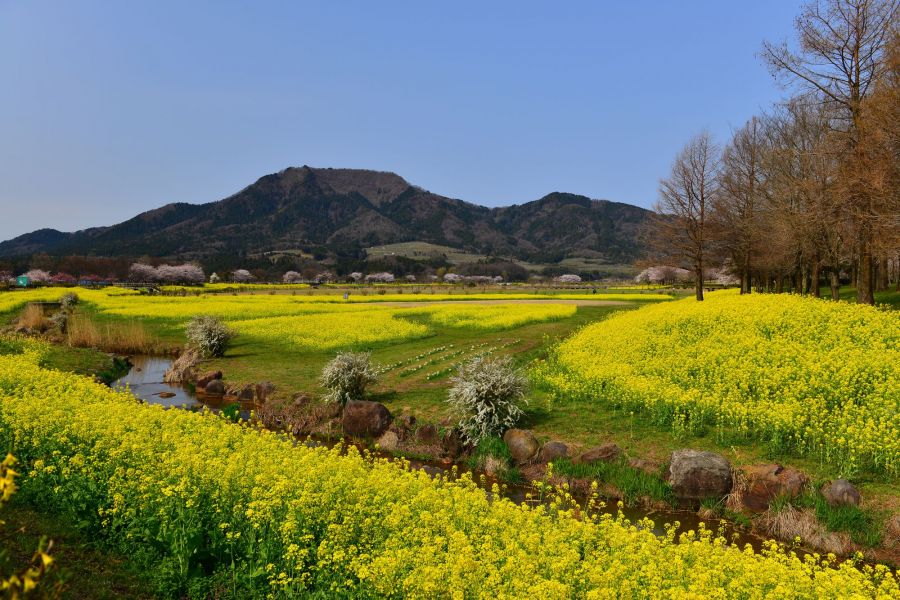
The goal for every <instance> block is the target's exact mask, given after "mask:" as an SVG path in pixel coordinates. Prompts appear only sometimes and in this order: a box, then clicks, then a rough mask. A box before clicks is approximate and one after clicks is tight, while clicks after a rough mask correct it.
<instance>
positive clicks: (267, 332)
mask: <svg viewBox="0 0 900 600" xmlns="http://www.w3.org/2000/svg"><path fill="white" fill-rule="evenodd" d="M340 308H343V307H340ZM228 325H229V326H230V327H231V328H232V329H234V330H235V331H236V332H237V333H238V334H241V335H249V336H251V337H254V338H256V339H259V340H264V341H266V342H272V343H275V344H281V345H286V346H287V347H289V348H291V349H297V350H334V349H338V348H350V347H356V346H360V345H368V344H373V343H382V342H399V341H404V340H412V339H416V338H421V337H425V336H427V335H430V334H431V331H430V330H429V329H428V327H426V326H425V325H422V324H421V323H413V322H410V321H407V320H405V319H401V318H398V317H397V316H395V314H394V311H391V310H384V309H381V310H379V309H375V310H365V311H353V312H347V311H343V310H342V311H338V312H324V313H313V314H305V315H301V316H287V317H271V318H261V319H248V320H236V321H228Z"/></svg>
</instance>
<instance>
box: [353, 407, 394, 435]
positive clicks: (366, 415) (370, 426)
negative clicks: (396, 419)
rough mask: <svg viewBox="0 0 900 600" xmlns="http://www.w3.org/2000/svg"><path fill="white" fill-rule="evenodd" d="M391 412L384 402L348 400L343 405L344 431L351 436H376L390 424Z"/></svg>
mask: <svg viewBox="0 0 900 600" xmlns="http://www.w3.org/2000/svg"><path fill="white" fill-rule="evenodd" d="M391 420H392V417H391V413H390V411H389V410H388V409H387V407H385V405H384V404H381V403H379V402H371V401H369V400H350V401H349V402H347V404H346V405H345V406H344V416H343V419H342V425H343V427H344V433H345V434H347V435H350V436H353V437H372V438H377V437H379V436H380V435H381V434H382V433H384V432H385V431H387V428H388V427H390V426H391Z"/></svg>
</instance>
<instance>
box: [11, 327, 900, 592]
mask: <svg viewBox="0 0 900 600" xmlns="http://www.w3.org/2000/svg"><path fill="white" fill-rule="evenodd" d="M24 346H25V348H24V351H22V352H20V353H16V354H6V355H0V442H2V449H4V450H6V449H9V450H12V451H13V452H14V453H15V455H16V456H17V458H18V459H19V461H20V462H19V465H20V472H21V473H22V477H21V479H20V481H19V483H20V485H21V493H22V495H23V496H25V498H26V499H28V500H30V501H33V502H37V503H39V504H40V505H41V506H42V507H44V509H46V510H49V511H53V512H55V513H57V514H59V515H61V516H62V517H63V518H68V519H69V520H70V521H71V522H72V523H73V524H77V526H79V527H81V528H83V529H84V530H85V531H86V532H87V533H88V534H90V535H91V536H92V537H93V538H94V539H97V540H102V541H103V542H104V543H106V544H109V545H111V546H113V547H115V548H117V549H119V550H120V551H123V552H125V553H127V554H128V555H130V556H133V557H135V560H139V561H141V563H142V564H143V566H144V568H145V569H146V572H147V573H148V575H149V576H151V577H153V580H154V581H155V582H156V585H157V588H158V590H157V591H159V592H160V593H163V594H166V595H177V596H182V595H185V590H187V589H188V588H189V587H190V584H189V582H190V581H191V580H192V578H193V579H196V578H198V577H203V576H204V574H206V575H205V576H207V577H210V578H211V579H212V584H213V585H215V588H216V589H218V590H219V592H218V593H219V594H225V595H228V596H229V597H242V598H250V597H259V598H263V597H265V598H286V597H302V596H303V595H304V594H307V593H310V592H313V591H317V592H319V593H320V595H322V596H332V597H333V596H342V597H354V598H363V597H394V598H400V597H406V598H436V597H446V598H476V597H477V598H497V599H501V598H760V597H768V598H810V599H814V598H815V599H818V598H826V597H854V598H884V599H887V598H896V597H897V596H898V594H900V584H898V580H897V578H896V576H895V575H893V574H891V573H890V571H889V570H888V569H886V568H884V567H869V566H863V567H861V568H859V569H857V568H855V567H854V566H852V565H851V564H850V563H843V564H840V565H838V564H836V563H835V562H834V561H833V560H830V561H829V560H828V559H826V562H824V563H823V562H820V561H819V560H818V559H816V558H815V557H804V558H800V557H798V556H795V555H794V554H793V553H785V552H784V551H780V550H777V549H775V548H774V547H772V548H770V549H768V550H767V551H765V552H762V553H754V552H753V551H752V550H751V549H749V548H744V549H742V548H737V547H733V546H731V545H729V544H728V543H727V542H726V540H724V539H722V538H719V537H716V536H715V535H714V534H712V533H710V532H708V531H704V530H701V531H698V532H695V533H694V534H686V535H684V536H682V537H681V539H675V538H676V536H675V534H674V532H670V534H669V535H668V536H664V537H661V538H660V537H657V536H655V535H654V534H653V533H652V532H651V531H650V530H649V529H648V527H647V524H644V523H637V524H631V523H628V522H627V521H625V520H623V519H615V518H612V517H609V516H602V517H601V516H596V517H593V518H588V519H578V518H576V513H575V512H574V511H573V510H572V509H571V508H570V506H571V505H570V500H569V498H567V496H566V495H565V494H559V495H557V497H556V499H555V500H554V501H553V502H552V503H551V504H550V505H549V506H545V507H541V508H529V507H526V506H517V505H515V504H513V503H511V502H510V501H507V500H504V499H499V498H497V499H494V500H493V501H492V500H490V499H489V498H488V497H487V496H486V494H485V493H484V491H482V490H480V489H478V488H477V487H476V486H475V485H474V484H473V483H472V482H471V480H470V479H468V478H467V477H466V476H463V477H460V478H459V479H458V480H456V481H452V482H451V481H447V480H444V479H441V478H438V479H436V480H433V479H432V478H431V477H430V476H429V475H428V474H426V473H424V472H421V471H410V470H408V469H406V468H404V466H403V465H402V464H400V463H391V462H388V461H386V460H374V459H370V458H367V457H364V456H360V455H359V453H357V452H356V451H353V450H351V451H349V452H347V453H346V454H342V453H341V451H340V450H339V449H335V450H327V449H322V448H308V447H304V446H303V445H299V446H298V445H295V444H294V443H292V441H291V440H288V439H284V438H282V437H280V436H279V435H276V434H275V433H272V432H266V431H260V430H256V429H254V428H252V427H250V426H247V425H243V426H238V425H234V424H231V423H229V422H228V421H226V420H225V419H222V418H219V417H216V416H213V415H209V414H197V413H192V412H188V411H182V410H164V409H163V408H162V407H159V406H150V405H146V404H142V403H139V402H138V401H136V400H135V399H134V398H133V397H131V396H130V395H128V394H127V393H124V392H118V391H114V390H112V389H110V388H108V387H105V386H102V385H99V384H97V383H94V382H93V381H91V380H90V379H88V378H86V377H80V376H76V375H72V374H67V373H62V372H57V371H50V370H46V369H43V368H40V367H39V366H38V364H37V363H38V360H39V358H40V355H41V352H42V347H41V345H40V344H34V343H30V342H29V343H25V344H24ZM192 589H196V588H192Z"/></svg>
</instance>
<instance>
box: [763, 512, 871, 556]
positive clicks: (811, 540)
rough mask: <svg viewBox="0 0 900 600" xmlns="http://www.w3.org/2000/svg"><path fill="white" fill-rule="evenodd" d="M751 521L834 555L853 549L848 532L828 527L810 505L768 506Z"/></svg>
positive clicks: (770, 532) (779, 535)
mask: <svg viewBox="0 0 900 600" xmlns="http://www.w3.org/2000/svg"><path fill="white" fill-rule="evenodd" d="M754 525H755V526H756V528H758V529H759V530H760V531H762V532H763V533H765V534H767V535H770V536H772V537H774V538H777V539H779V540H783V541H786V542H791V541H794V540H796V539H797V538H800V540H801V541H803V542H804V543H806V544H809V545H810V546H812V547H814V548H817V549H819V550H821V551H823V552H832V553H834V554H836V555H838V556H845V555H847V554H848V553H850V552H851V551H852V550H853V543H852V541H851V540H850V536H849V535H848V534H846V533H842V532H841V533H838V532H834V531H828V529H827V528H826V527H825V526H824V525H823V524H822V523H821V522H820V521H819V520H818V519H817V518H816V514H815V512H814V511H813V510H811V509H798V508H794V507H793V506H791V505H790V504H784V505H783V506H780V507H778V509H777V510H773V509H769V510H768V511H767V512H766V513H765V514H763V515H762V516H761V517H760V518H759V520H757V521H756V522H755V523H754Z"/></svg>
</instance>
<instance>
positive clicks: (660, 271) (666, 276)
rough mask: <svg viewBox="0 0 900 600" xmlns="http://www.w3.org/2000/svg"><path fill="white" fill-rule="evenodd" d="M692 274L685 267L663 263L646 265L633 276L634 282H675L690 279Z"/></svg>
mask: <svg viewBox="0 0 900 600" xmlns="http://www.w3.org/2000/svg"><path fill="white" fill-rule="evenodd" d="M692 278H693V275H692V274H691V272H690V271H688V270H687V269H682V268H680V267H668V266H664V265H660V266H655V267H647V268H646V269H644V270H643V271H641V272H640V273H639V274H638V275H637V277H635V278H634V281H635V283H643V284H647V283H677V282H686V281H690V280H691V279H692Z"/></svg>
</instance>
